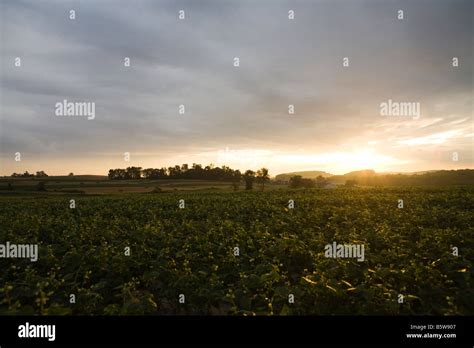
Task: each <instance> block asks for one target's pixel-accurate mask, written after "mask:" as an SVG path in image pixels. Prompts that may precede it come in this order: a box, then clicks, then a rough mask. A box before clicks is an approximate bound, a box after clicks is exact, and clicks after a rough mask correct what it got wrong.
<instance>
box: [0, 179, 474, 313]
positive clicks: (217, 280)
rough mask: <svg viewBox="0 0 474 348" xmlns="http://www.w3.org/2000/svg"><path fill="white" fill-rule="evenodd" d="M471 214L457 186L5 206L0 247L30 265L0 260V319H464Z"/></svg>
mask: <svg viewBox="0 0 474 348" xmlns="http://www.w3.org/2000/svg"><path fill="white" fill-rule="evenodd" d="M71 199H74V200H75V202H74V203H75V207H74V208H71V201H70V200H71ZM180 200H183V201H181V208H180ZM290 200H293V201H294V208H291V205H289V201H290ZM399 200H403V208H399ZM473 211H474V189H473V188H467V187H458V188H453V187H451V188H390V189H389V188H372V189H345V188H337V189H332V190H317V189H315V190H306V191H304V190H303V191H301V190H287V189H285V190H273V191H265V192H174V193H173V192H169V193H159V194H115V195H102V196H87V195H76V196H74V195H73V194H68V195H48V194H45V195H40V194H39V195H26V194H25V195H18V196H15V195H3V196H0V226H1V229H0V243H5V242H7V241H9V242H11V243H18V244H21V243H24V244H35V243H37V244H38V245H39V256H38V260H37V261H36V262H33V261H31V260H29V259H11V258H0V269H1V272H0V314H41V315H53V314H59V315H63V314H72V315H81V314H87V315H89V314H93V315H103V314H105V315H135V314H137V315H140V314H145V315H154V314H210V315H219V314H224V315H225V314H237V315H290V314H296V315H342V314H363V315H368V314H383V315H396V314H430V315H431V314H433V315H435V314H441V315H454V314H461V315H465V314H472V313H474V290H473V288H474V286H473V285H474V283H473V279H474V278H473V276H472V275H473V274H472V273H473V271H472V261H473V258H474V251H473V250H474V214H473ZM333 242H337V243H340V244H344V243H358V244H362V245H364V246H365V259H364V261H358V260H357V259H354V258H328V257H326V256H325V245H327V244H332V243H333ZM454 250H456V252H455V251H454ZM72 295H74V296H72ZM182 295H184V296H182ZM72 298H74V301H72V300H71V299H72ZM289 298H291V299H292V301H290V300H289Z"/></svg>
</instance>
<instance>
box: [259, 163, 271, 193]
mask: <svg viewBox="0 0 474 348" xmlns="http://www.w3.org/2000/svg"><path fill="white" fill-rule="evenodd" d="M257 180H258V182H259V183H261V184H262V191H264V190H265V182H267V181H269V180H270V176H269V175H268V169H267V168H261V169H259V170H257Z"/></svg>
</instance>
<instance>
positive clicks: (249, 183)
mask: <svg viewBox="0 0 474 348" xmlns="http://www.w3.org/2000/svg"><path fill="white" fill-rule="evenodd" d="M254 180H255V172H254V171H253V170H250V169H249V170H247V171H246V172H245V173H244V181H245V189H246V190H251V189H252V188H253V182H254Z"/></svg>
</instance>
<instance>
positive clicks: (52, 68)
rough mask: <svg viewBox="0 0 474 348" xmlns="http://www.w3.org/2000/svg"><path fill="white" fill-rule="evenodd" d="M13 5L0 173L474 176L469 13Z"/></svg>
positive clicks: (423, 7) (230, 5)
mask: <svg viewBox="0 0 474 348" xmlns="http://www.w3.org/2000/svg"><path fill="white" fill-rule="evenodd" d="M0 4H1V5H0V6H1V7H0V35H1V36H0V48H1V51H0V59H1V71H0V78H1V80H0V92H1V94H0V98H1V99H0V101H1V103H0V137H1V138H0V175H10V174H12V173H13V172H24V171H25V170H28V171H29V172H35V171H39V170H44V171H45V172H46V173H48V174H50V175H61V174H68V173H69V172H73V173H75V174H103V175H106V174H107V172H108V170H109V169H110V168H125V167H128V166H140V167H143V168H149V167H153V168H159V167H164V166H172V165H173V166H174V165H175V164H183V163H189V164H192V163H202V164H203V165H207V164H209V163H213V164H214V165H217V166H221V165H228V166H230V167H231V168H234V169H241V170H246V169H257V168H260V167H263V166H265V167H267V168H269V169H270V174H271V175H276V174H278V173H283V172H291V171H298V170H324V171H327V172H330V173H333V174H341V173H346V172H349V171H353V170H360V169H368V168H371V169H374V170H376V171H378V172H385V171H387V172H413V171H423V170H433V169H461V168H474V165H473V162H474V161H473V160H474V146H473V145H474V143H473V136H474V132H473V64H474V63H473V62H474V59H473V37H474V31H473V2H472V1H459V0H451V1H438V0H432V1H427V0H416V1H389V0H388V1H375V0H369V1H367V0H352V1H349V0H346V1H342V0H334V1H328V0H324V1H321V0H314V1H309V0H306V1H303V0H300V1H298V0H293V1H283V0H272V1H270V0H253V1H245V0H241V1H234V0H219V1H218V0H199V1H196V0H194V1H191V0H189V1H182V0H172V1H160V0H157V1H145V0H137V1H133V2H132V1H124V0H96V1H87V0H62V1H59V0H58V1H52V0H43V1H22V0H15V1H13V0H1V1H0ZM71 10H74V11H75V19H71V18H70V15H71V13H70V11H71ZM180 10H183V11H184V16H185V18H184V19H180V18H179V14H180V12H179V11H180ZM399 10H402V11H403V19H400V18H399V17H400V12H399ZM289 11H294V19H290V18H289ZM125 57H128V58H130V66H124V61H125ZM345 57H347V58H348V65H347V64H346V66H344V63H347V61H344V58H345ZM453 57H456V58H457V60H458V66H453ZM16 58H20V59H21V65H20V66H16V65H17V64H18V60H16ZM235 58H239V66H234V63H235ZM64 100H66V101H67V102H71V103H79V102H85V103H91V104H90V105H92V103H94V107H95V115H94V117H93V118H91V117H84V116H80V115H77V116H75V117H67V116H58V114H57V106H56V105H57V103H63V101H64ZM389 102H390V103H391V105H392V106H391V107H390V110H391V111H390V114H387V113H384V112H382V111H381V110H382V105H383V103H386V104H385V105H388V103H389ZM400 103H410V105H413V109H411V110H408V111H409V112H405V114H403V115H396V111H395V109H393V108H392V107H393V105H400ZM180 105H184V114H182V113H180V112H179V111H180V109H179V108H180ZM289 105H293V106H294V113H289ZM405 105H408V104H405ZM416 105H417V106H418V107H419V113H416V112H414V110H415V109H416V108H415V106H416ZM405 111H407V110H405ZM126 153H128V156H127V154H126ZM18 155H19V156H18ZM127 159H129V160H128V161H127Z"/></svg>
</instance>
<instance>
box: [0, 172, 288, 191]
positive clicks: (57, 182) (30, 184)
mask: <svg viewBox="0 0 474 348" xmlns="http://www.w3.org/2000/svg"><path fill="white" fill-rule="evenodd" d="M40 182H44V183H45V189H46V191H42V193H50V194H54V193H68V192H69V193H85V194H119V193H146V192H152V191H154V190H155V189H156V188H157V187H158V188H159V189H160V190H162V191H164V192H166V191H175V190H180V191H181V190H185V191H194V190H211V191H212V190H224V191H233V187H232V184H231V183H230V182H225V181H209V180H169V179H162V180H145V179H143V180H109V179H108V178H107V177H104V176H82V177H80V176H79V177H67V176H63V177H47V178H42V179H40V178H0V195H1V194H2V193H3V194H14V193H25V192H26V193H32V192H35V191H37V192H39V191H38V189H37V186H38V184H39V183H40ZM9 183H10V185H11V187H10V188H9V186H8V184H9ZM282 187H286V185H272V184H266V185H265V189H266V190H271V189H275V188H282ZM240 189H243V184H241V185H240ZM255 189H256V190H259V189H261V187H260V185H257V184H256V185H255Z"/></svg>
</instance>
